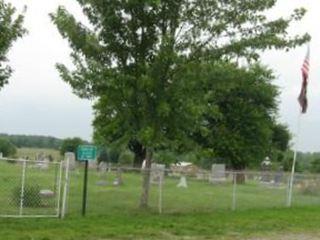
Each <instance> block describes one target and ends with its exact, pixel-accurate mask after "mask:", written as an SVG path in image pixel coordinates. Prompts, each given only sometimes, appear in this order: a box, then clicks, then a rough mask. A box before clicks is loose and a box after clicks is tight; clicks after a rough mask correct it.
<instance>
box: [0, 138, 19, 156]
mask: <svg viewBox="0 0 320 240" xmlns="http://www.w3.org/2000/svg"><path fill="white" fill-rule="evenodd" d="M0 152H2V153H3V156H4V157H12V156H14V155H15V154H16V153H17V148H16V146H15V145H13V144H12V143H11V142H10V141H9V140H7V139H4V138H0Z"/></svg>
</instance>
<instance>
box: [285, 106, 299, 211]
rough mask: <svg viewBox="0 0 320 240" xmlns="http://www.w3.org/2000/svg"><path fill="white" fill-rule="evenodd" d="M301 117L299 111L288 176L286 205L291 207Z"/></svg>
mask: <svg viewBox="0 0 320 240" xmlns="http://www.w3.org/2000/svg"><path fill="white" fill-rule="evenodd" d="M301 117H302V113H301V112H300V113H299V116H298V126H297V135H296V143H295V150H294V154H293V162H292V167H291V176H290V182H289V192H288V198H287V206H288V207H291V205H292V189H293V181H294V173H295V168H296V162H297V155H298V149H299V144H300V129H301Z"/></svg>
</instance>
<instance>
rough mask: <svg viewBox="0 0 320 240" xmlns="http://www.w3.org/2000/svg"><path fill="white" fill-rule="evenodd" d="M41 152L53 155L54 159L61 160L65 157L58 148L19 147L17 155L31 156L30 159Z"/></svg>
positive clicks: (20, 156) (22, 156)
mask: <svg viewBox="0 0 320 240" xmlns="http://www.w3.org/2000/svg"><path fill="white" fill-rule="evenodd" d="M40 153H42V154H44V155H46V156H48V155H51V156H52V157H53V159H54V161H60V160H61V159H62V158H63V157H61V155H60V152H59V151H58V150H55V149H48V148H18V149H17V154H16V155H17V157H18V158H25V157H29V159H31V160H34V159H36V157H37V154H40Z"/></svg>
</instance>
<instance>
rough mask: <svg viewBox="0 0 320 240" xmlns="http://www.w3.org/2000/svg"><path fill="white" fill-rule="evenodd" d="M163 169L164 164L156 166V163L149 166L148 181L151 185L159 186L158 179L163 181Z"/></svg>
mask: <svg viewBox="0 0 320 240" xmlns="http://www.w3.org/2000/svg"><path fill="white" fill-rule="evenodd" d="M165 169H166V166H165V165H164V164H157V163H152V164H151V178H150V181H151V183H152V184H159V183H160V179H163V177H164V171H165Z"/></svg>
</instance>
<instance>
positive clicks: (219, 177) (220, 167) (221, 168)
mask: <svg viewBox="0 0 320 240" xmlns="http://www.w3.org/2000/svg"><path fill="white" fill-rule="evenodd" d="M224 181H226V165H225V164H212V168H211V177H210V182H211V183H217V182H224Z"/></svg>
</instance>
